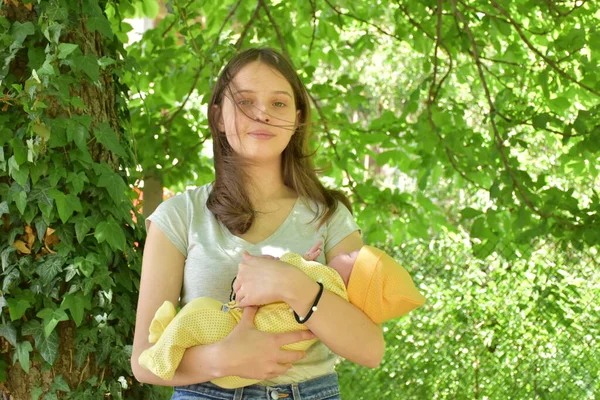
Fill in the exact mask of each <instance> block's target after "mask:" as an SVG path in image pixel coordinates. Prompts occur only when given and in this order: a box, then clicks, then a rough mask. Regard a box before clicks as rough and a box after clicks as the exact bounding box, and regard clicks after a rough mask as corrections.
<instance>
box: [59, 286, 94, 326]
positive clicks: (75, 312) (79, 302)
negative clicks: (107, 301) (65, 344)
mask: <svg viewBox="0 0 600 400" xmlns="http://www.w3.org/2000/svg"><path fill="white" fill-rule="evenodd" d="M60 307H61V308H62V309H65V310H69V312H70V313H71V316H72V317H73V321H75V324H76V325H77V326H79V325H81V322H82V321H83V316H84V315H85V313H84V310H91V309H92V304H91V301H90V297H89V296H85V295H83V293H82V292H76V293H71V294H67V295H65V298H64V300H63V302H62V304H61V305H60Z"/></svg>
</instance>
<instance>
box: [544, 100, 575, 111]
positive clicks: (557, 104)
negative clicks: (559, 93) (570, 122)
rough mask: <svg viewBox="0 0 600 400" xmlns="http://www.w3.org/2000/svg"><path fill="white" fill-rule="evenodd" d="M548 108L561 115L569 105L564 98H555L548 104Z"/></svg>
mask: <svg viewBox="0 0 600 400" xmlns="http://www.w3.org/2000/svg"><path fill="white" fill-rule="evenodd" d="M548 106H549V107H550V109H551V110H552V111H554V112H555V113H557V114H562V113H564V112H565V111H566V110H568V109H569V107H571V103H570V102H569V100H567V99H566V98H564V97H557V98H556V99H552V100H550V101H549V102H548Z"/></svg>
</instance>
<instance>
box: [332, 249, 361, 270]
mask: <svg viewBox="0 0 600 400" xmlns="http://www.w3.org/2000/svg"><path fill="white" fill-rule="evenodd" d="M358 253H360V250H356V251H353V252H352V253H340V254H338V255H337V256H335V257H333V258H332V259H331V261H329V264H328V265H329V266H330V267H332V268H335V269H336V270H337V269H338V268H351V267H352V266H353V265H354V263H355V262H356V259H357V258H358Z"/></svg>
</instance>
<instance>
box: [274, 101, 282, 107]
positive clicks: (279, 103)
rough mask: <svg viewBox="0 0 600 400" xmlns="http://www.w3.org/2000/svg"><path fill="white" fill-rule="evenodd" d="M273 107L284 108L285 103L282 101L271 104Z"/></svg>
mask: <svg viewBox="0 0 600 400" xmlns="http://www.w3.org/2000/svg"><path fill="white" fill-rule="evenodd" d="M273 105H274V106H275V107H285V103H284V102H282V101H276V102H275V103H273Z"/></svg>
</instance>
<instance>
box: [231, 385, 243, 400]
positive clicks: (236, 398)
mask: <svg viewBox="0 0 600 400" xmlns="http://www.w3.org/2000/svg"><path fill="white" fill-rule="evenodd" d="M242 394H244V388H243V387H239V388H237V389H235V393H234V394H233V400H242Z"/></svg>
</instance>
